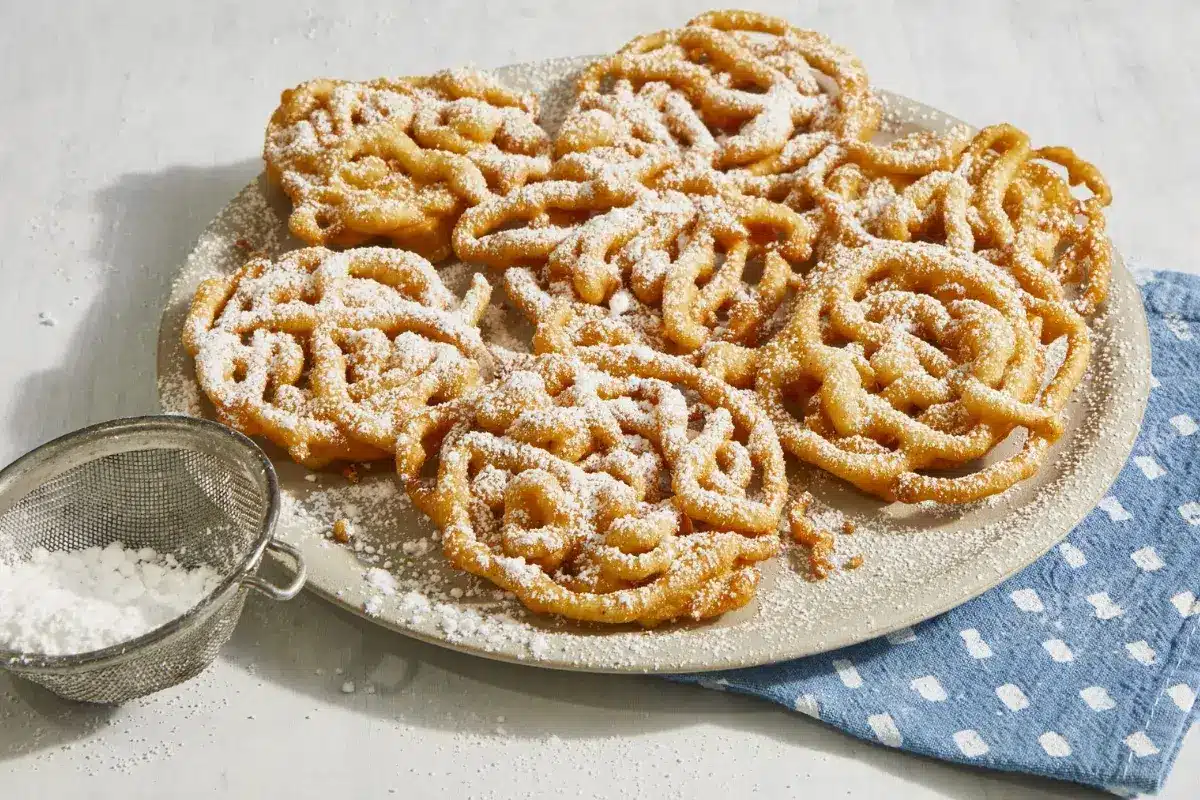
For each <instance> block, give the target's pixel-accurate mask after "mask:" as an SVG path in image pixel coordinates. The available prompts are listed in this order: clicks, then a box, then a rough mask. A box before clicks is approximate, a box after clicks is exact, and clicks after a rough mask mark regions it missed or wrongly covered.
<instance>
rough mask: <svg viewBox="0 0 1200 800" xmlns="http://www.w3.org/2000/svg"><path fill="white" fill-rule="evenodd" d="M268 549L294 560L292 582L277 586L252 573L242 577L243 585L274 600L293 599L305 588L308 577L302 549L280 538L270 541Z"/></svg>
mask: <svg viewBox="0 0 1200 800" xmlns="http://www.w3.org/2000/svg"><path fill="white" fill-rule="evenodd" d="M267 550H269V551H271V552H272V553H274V554H275V555H277V556H283V557H285V558H287V559H289V560H290V561H291V562H292V564H293V565H294V566H293V567H292V572H294V573H295V577H293V578H292V582H291V583H289V584H288V585H287V586H276V585H275V584H273V583H271V582H270V581H268V580H266V579H264V578H260V577H259V576H258V575H257V574H250V575H247V576H246V577H244V578H242V585H244V586H249V587H250V588H251V589H255V590H257V591H259V592H262V593H263V594H265V595H266V596H267V597H269V598H271V599H272V600H291V599H292V598H293V597H295V596H296V595H298V594H300V590H301V589H303V588H304V579H305V578H307V577H308V568H307V567H305V566H304V556H302V555H300V551H299V550H297V549H296V548H295V547H293V546H292V545H290V544H288V543H287V542H281V541H280V540H278V539H271V540H270V541H268V542H267Z"/></svg>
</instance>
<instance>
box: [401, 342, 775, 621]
mask: <svg viewBox="0 0 1200 800" xmlns="http://www.w3.org/2000/svg"><path fill="white" fill-rule="evenodd" d="M439 444H440V456H439V458H438V462H437V463H438V466H437V477H436V479H434V480H433V481H432V482H430V481H429V480H428V479H426V480H422V479H420V478H419V477H418V476H419V474H420V472H421V468H422V465H423V463H424V461H425V458H426V453H427V450H429V449H431V448H432V447H433V446H437V445H439ZM397 465H398V468H399V471H400V474H401V476H402V477H404V478H406V479H407V482H408V485H409V491H410V494H411V496H412V497H413V500H414V502H415V503H416V504H417V505H418V506H419V507H420V508H422V510H424V511H425V512H426V513H427V514H429V515H430V516H431V517H432V518H433V519H434V521H435V522H436V523H437V524H438V525H439V526H440V527H441V528H442V539H443V546H444V549H445V553H446V556H447V558H449V560H450V561H451V563H453V564H454V565H455V566H457V567H459V568H460V569H465V570H467V571H469V572H473V573H475V574H477V575H481V576H483V577H485V578H487V579H488V580H490V581H492V582H493V583H495V584H497V585H498V586H500V587H502V588H504V589H506V590H508V591H511V592H513V593H514V594H515V595H516V596H517V597H518V598H519V599H520V600H521V601H522V602H523V603H525V605H527V606H528V607H529V608H531V609H532V610H534V611H537V612H542V613H555V614H560V615H562V616H566V617H569V618H572V619H578V620H586V621H591V622H605V623H622V622H638V623H641V624H643V625H656V624H659V623H661V622H664V621H667V620H671V619H676V618H680V617H690V618H694V619H702V618H706V617H711V616H715V615H717V614H721V613H724V612H725V611H729V610H732V609H734V608H738V607H741V606H742V605H745V604H746V603H747V602H749V601H750V599H751V598H752V597H753V595H754V591H755V588H756V587H757V584H758V581H759V573H758V570H757V568H756V567H755V566H754V564H755V563H756V562H758V561H761V560H763V559H766V558H769V557H770V556H772V555H774V554H775V553H776V552H777V550H778V547H779V539H778V536H777V527H778V525H779V522H780V517H781V511H782V506H783V502H784V499H785V495H786V479H785V478H784V474H783V455H782V452H781V451H780V450H779V443H778V440H777V439H776V437H775V434H774V431H773V430H772V428H771V424H770V422H769V421H768V420H767V418H766V416H765V415H763V414H762V412H761V411H760V410H759V409H758V408H757V406H756V405H755V404H754V403H752V402H748V401H747V399H746V398H745V397H744V396H742V395H741V394H740V393H739V392H737V391H736V390H733V389H732V388H730V387H728V386H727V385H725V384H722V383H721V382H720V381H717V380H715V379H714V378H712V377H711V376H709V375H707V374H705V373H704V372H703V371H701V370H698V369H696V368H695V367H692V366H690V365H688V364H687V363H685V362H683V361H681V360H680V359H677V358H673V357H671V356H664V355H660V354H655V353H653V352H651V351H648V350H646V349H645V348H640V347H587V348H581V349H579V350H577V351H576V352H575V354H574V355H573V356H572V357H564V356H559V355H550V356H542V357H541V358H539V359H538V360H537V361H536V362H535V365H534V368H533V369H532V370H530V371H521V372H515V373H512V374H511V375H509V376H508V377H507V378H506V379H505V380H503V381H502V382H500V383H498V384H494V385H493V386H492V387H490V388H488V389H486V390H484V391H482V392H480V393H478V394H477V395H475V396H473V397H471V398H465V399H463V400H460V401H458V402H457V403H454V404H450V405H447V406H443V407H441V408H435V409H431V410H429V411H427V412H425V413H423V414H422V415H420V416H418V417H415V418H413V419H412V420H411V421H410V423H409V424H408V426H407V427H406V429H405V431H404V432H403V433H402V434H401V436H400V437H399V439H398V440H397Z"/></svg>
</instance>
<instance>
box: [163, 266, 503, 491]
mask: <svg viewBox="0 0 1200 800" xmlns="http://www.w3.org/2000/svg"><path fill="white" fill-rule="evenodd" d="M476 277H477V279H476V284H475V286H474V288H473V289H472V291H471V292H470V293H469V294H468V297H467V300H466V301H464V303H463V304H462V305H461V306H460V305H459V303H458V302H457V300H456V298H455V297H454V295H453V293H451V292H450V291H449V290H448V289H446V287H445V286H444V285H443V284H442V282H441V279H440V278H439V277H438V275H437V273H436V272H435V271H434V269H433V266H432V265H431V264H430V263H429V262H428V261H426V260H425V259H423V258H421V257H420V256H418V255H416V254H415V253H408V252H405V251H402V250H392V249H386V248H378V247H368V248H360V249H357V250H352V251H349V252H344V253H337V252H334V251H332V250H326V249H325V248H322V247H310V248H306V249H303V250H295V251H292V252H290V253H287V254H285V255H283V256H280V257H279V258H278V259H275V260H271V259H267V258H255V259H252V260H251V261H250V262H248V263H247V264H246V265H245V266H244V267H242V268H241V269H240V270H238V271H237V272H236V273H234V274H232V275H228V276H221V277H215V278H209V279H208V280H206V281H204V282H203V283H201V284H200V287H199V288H198V289H197V290H196V297H195V299H194V300H193V302H192V307H191V310H190V312H189V314H188V318H187V321H186V323H185V325H184V335H183V338H184V346H185V347H186V349H187V351H188V352H189V353H190V354H191V355H193V356H194V357H195V359H196V377H197V379H198V380H199V382H200V387H201V388H202V389H203V390H204V393H205V394H206V395H207V396H208V398H209V399H210V400H211V401H212V403H213V405H214V406H216V409H217V413H218V415H219V416H220V418H221V420H222V421H223V422H225V423H226V424H228V425H230V426H231V427H233V428H236V429H238V430H240V431H242V432H243V433H246V434H248V435H251V436H264V437H266V438H268V439H270V440H271V441H273V442H275V443H276V444H278V445H280V446H281V447H285V448H287V450H288V454H289V455H290V456H291V457H292V458H293V459H295V460H296V461H298V462H300V463H302V464H305V465H306V466H310V467H320V466H323V465H325V464H327V463H329V462H331V461H366V460H371V459H377V458H384V457H386V456H387V455H388V453H387V450H388V449H389V447H388V444H389V441H388V438H387V436H386V435H384V434H383V433H381V432H377V431H375V430H374V429H373V428H372V427H371V426H369V425H367V424H365V423H364V422H362V421H361V417H362V415H363V414H364V413H365V411H364V408H363V406H364V404H370V402H371V400H372V399H373V396H372V395H373V394H378V393H386V392H387V391H388V390H389V389H390V388H391V387H392V386H394V385H396V384H407V385H409V388H411V389H412V390H413V392H414V393H415V394H414V395H413V396H416V397H420V393H421V392H420V390H419V389H417V388H416V386H417V385H419V384H418V383H417V382H418V379H419V380H420V381H421V382H424V381H427V380H429V379H430V374H431V373H430V370H431V369H432V368H434V367H436V369H437V370H440V371H442V372H448V373H449V376H447V377H445V378H444V380H443V381H442V382H440V383H438V384H437V385H436V386H434V387H432V388H429V389H428V391H427V393H426V395H425V396H424V397H421V398H420V399H421V400H422V401H428V400H430V399H438V398H442V397H447V396H454V395H456V394H458V393H461V391H464V390H465V389H466V388H468V386H469V385H470V384H471V383H472V382H473V381H472V376H473V375H475V374H476V373H477V372H478V367H477V366H475V365H467V364H463V363H460V362H461V361H465V360H472V359H473V360H475V361H476V362H478V361H484V362H486V361H487V353H486V350H485V348H484V346H483V341H482V339H480V337H479V331H478V329H476V328H475V327H474V324H475V320H476V319H478V316H479V312H480V310H481V309H482V307H483V305H484V304H485V303H486V301H487V295H488V293H489V291H490V287H488V286H487V282H486V281H484V280H483V279H482V278H480V277H478V276H476ZM356 331H357V332H358V333H357V334H356V333H355V332H356ZM367 331H370V332H369V333H368V332H367ZM402 332H406V333H409V334H411V336H410V337H409V338H402V336H401V334H402ZM389 335H390V336H392V337H395V339H399V340H400V341H399V343H397V342H396V341H395V339H393V341H392V342H391V343H390V344H391V347H392V348H394V350H393V351H392V352H388V350H389V345H387V344H385V343H384V342H383V341H379V340H380V338H381V337H382V339H383V340H385V341H386V340H387V339H388V337H389ZM314 336H315V337H316V342H315V344H314ZM412 337H416V338H420V339H421V340H422V341H425V340H427V343H426V344H421V345H416V343H414V342H413V341H412ZM339 343H340V345H342V346H345V347H346V348H347V349H350V350H355V351H356V352H355V363H354V364H353V369H351V370H349V371H348V370H347V368H346V365H345V363H344V362H345V356H344V355H343V352H342V350H341V349H340V348H339ZM406 345H407V346H406ZM399 351H403V352H399ZM426 352H428V353H431V354H432V356H431V357H430V358H425V355H426ZM451 353H453V355H452V356H451V355H450V354H451ZM371 356H376V357H377V360H375V361H370V360H369V358H370V357H371ZM322 359H325V362H324V363H322ZM339 359H341V361H340V362H339V363H338V366H340V367H341V380H340V381H339V380H337V379H336V378H334V377H333V375H332V373H333V371H335V370H336V369H337V368H338V367H337V366H334V365H333V364H332V363H331V362H334V361H338V360H339ZM448 362H453V364H450V365H448ZM348 375H349V376H351V377H352V378H353V384H354V385H353V386H349V387H347V386H346V383H347V380H348V378H347V376H348ZM405 397H406V398H409V395H408V394H406V395H405ZM392 399H396V400H398V399H399V397H398V396H397V397H393V398H392ZM412 405H415V403H413V404H412ZM422 407H423V402H422ZM397 413H401V412H400V409H398V408H395V409H389V410H388V412H387V414H388V416H386V417H384V418H383V419H387V420H391V421H392V422H393V423H394V424H398V423H399V422H400V420H396V419H395V415H396V414H397ZM381 424H382V423H381ZM350 432H354V433H355V434H356V436H351V435H349V433H350ZM368 432H370V433H372V435H370V436H366V435H363V434H364V433H368ZM356 437H357V438H356Z"/></svg>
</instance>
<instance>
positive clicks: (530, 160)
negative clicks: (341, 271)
mask: <svg viewBox="0 0 1200 800" xmlns="http://www.w3.org/2000/svg"><path fill="white" fill-rule="evenodd" d="M537 112H538V108H537V101H536V99H535V98H534V97H533V96H532V95H525V94H519V93H516V92H512V91H510V90H508V89H506V88H504V87H503V86H501V85H500V84H499V83H497V82H496V81H495V79H493V78H491V77H489V76H487V75H485V74H483V73H478V72H471V71H448V72H441V73H438V74H436V75H433V76H430V77H422V78H400V79H395V80H392V79H378V80H373V81H367V82H362V83H357V82H351V81H337V80H330V79H318V80H314V81H309V82H307V83H304V84H301V85H300V86H297V87H296V88H294V89H289V90H287V91H285V92H284V93H283V95H282V97H281V99H280V106H279V108H277V109H276V110H275V113H274V114H273V115H272V116H271V121H270V124H269V125H268V126H267V135H266V145H265V147H264V151H263V153H264V154H263V158H264V159H265V160H266V163H267V174H268V175H269V176H270V177H271V179H272V180H273V181H275V182H276V183H278V184H279V185H280V186H281V187H282V188H283V190H284V192H285V193H286V194H287V195H288V197H289V198H290V199H291V200H292V203H293V206H294V210H293V212H292V215H291V217H290V219H289V221H288V226H289V228H290V229H291V232H292V234H293V235H295V236H296V237H297V238H299V239H302V240H303V241H305V242H307V243H309V244H321V245H328V246H336V247H352V246H355V245H359V244H363V243H365V242H369V241H371V240H375V239H385V240H389V241H390V242H392V243H393V244H395V245H396V246H399V247H404V248H406V249H411V250H413V251H416V252H419V253H421V254H422V255H425V256H427V257H429V258H432V259H433V260H435V261H436V260H439V259H441V258H444V257H445V256H447V255H449V252H450V248H449V242H450V231H451V230H452V229H453V227H454V223H455V221H456V220H457V219H458V215H459V214H460V213H461V212H462V210H463V209H464V208H466V207H467V206H470V205H474V204H476V203H479V202H481V201H482V200H483V199H484V198H486V197H488V196H490V195H491V194H492V193H493V192H495V193H501V194H503V193H506V192H508V191H509V190H511V189H513V188H515V187H517V186H521V185H523V184H525V183H526V182H528V181H530V180H537V179H540V178H542V177H544V176H545V175H546V173H547V172H548V171H549V169H550V143H549V138H548V137H547V135H546V133H545V132H544V131H543V130H542V129H541V128H539V127H538V125H537V122H536V117H537Z"/></svg>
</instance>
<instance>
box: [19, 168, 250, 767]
mask: <svg viewBox="0 0 1200 800" xmlns="http://www.w3.org/2000/svg"><path fill="white" fill-rule="evenodd" d="M260 170H261V162H259V161H258V160H257V159H253V160H250V159H248V160H246V161H243V162H239V163H236V164H224V165H219V166H213V167H171V168H169V169H166V170H163V171H161V172H155V173H132V174H128V175H124V176H122V177H120V178H119V179H117V181H116V182H114V183H112V184H111V185H109V186H107V187H105V188H104V189H102V190H101V191H99V192H97V193H96V195H95V197H94V198H93V207H94V210H95V211H96V212H97V214H98V215H99V216H100V222H99V224H98V230H99V233H98V235H97V237H96V240H95V241H94V242H93V243H92V246H91V254H92V256H93V257H94V258H95V259H96V260H97V261H99V262H100V263H101V265H102V269H101V270H100V271H99V272H98V273H97V276H96V279H97V280H98V281H100V282H101V283H102V286H101V287H99V289H98V291H97V292H96V294H95V297H94V299H93V300H92V302H91V305H90V306H89V307H88V309H87V312H86V314H85V316H84V318H83V319H82V320H81V321H80V323H79V325H78V327H77V328H76V329H75V330H74V331H73V334H72V339H71V342H70V345H69V346H68V347H67V348H65V352H66V354H67V355H66V358H65V360H64V361H63V363H61V364H58V365H55V366H53V367H49V368H47V369H45V370H43V371H41V372H37V373H34V374H32V375H29V376H28V377H26V378H25V379H24V380H23V381H22V382H21V383H20V385H19V386H17V387H15V389H14V391H13V397H14V400H13V402H14V408H13V411H12V413H11V414H10V415H9V421H8V426H9V438H10V440H11V441H12V442H13V444H14V446H16V447H19V448H20V449H21V450H24V449H28V448H30V447H33V446H34V445H36V444H38V443H40V442H41V441H43V440H45V439H47V438H52V437H53V436H57V435H59V434H62V433H65V432H67V431H70V430H73V429H75V428H79V427H82V426H84V425H88V424H91V423H94V422H99V421H102V420H106V419H112V418H114V417H120V416H128V415H131V414H144V413H152V412H153V411H155V410H156V409H157V407H158V397H157V393H156V384H155V351H156V349H157V342H158V322H159V317H160V315H161V313H162V305H163V303H164V301H165V299H166V297H167V294H168V291H169V288H170V285H171V281H172V280H174V278H175V275H176V273H177V272H178V268H179V267H180V265H182V263H183V261H184V259H185V258H186V257H187V254H188V252H189V250H190V249H191V247H192V245H193V244H194V242H195V241H196V238H197V237H198V236H199V235H200V232H201V231H203V230H204V227H205V226H206V225H207V224H208V222H209V220H211V219H212V218H213V217H214V216H216V214H217V212H218V211H220V210H221V208H222V207H223V206H224V205H225V204H226V203H228V202H229V200H230V199H231V198H232V197H233V196H234V195H235V194H237V192H238V190H239V189H241V188H242V187H243V186H244V185H246V184H247V183H248V182H249V181H250V180H251V179H252V178H253V177H254V176H255V175H256V174H257V173H258V172H259V171H260ZM17 346H20V345H19V343H18V344H17ZM47 409H51V412H50V414H48V413H47ZM48 417H49V420H48V426H47V428H46V429H38V428H35V427H33V426H31V425H29V424H28V421H29V420H31V419H47V418H48ZM115 713H116V712H115V710H114V709H112V708H106V707H101V706H83V705H77V704H74V703H68V702H64V701H61V700H59V699H58V698H57V697H55V696H54V695H52V694H50V693H49V692H47V691H46V690H44V689H42V688H41V687H38V686H36V685H34V684H31V683H28V682H25V681H21V680H17V679H14V678H11V677H9V676H8V675H7V674H4V673H0V761H4V760H7V759H11V758H16V757H19V756H21V755H25V754H28V753H32V752H36V751H39V750H44V749H48V748H53V747H58V746H61V745H64V744H68V743H70V742H72V741H76V740H80V739H84V738H86V737H88V736H89V735H90V734H92V733H95V732H96V731H98V730H100V729H101V728H103V727H104V726H105V725H106V724H108V723H109V722H110V721H111V719H112V718H113V717H114V714H115Z"/></svg>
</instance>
